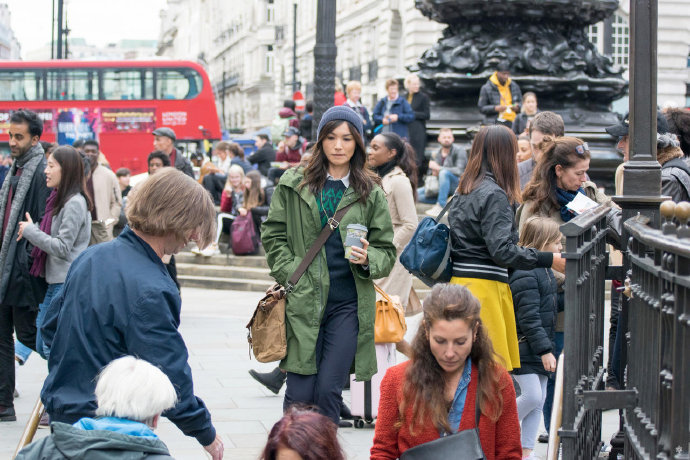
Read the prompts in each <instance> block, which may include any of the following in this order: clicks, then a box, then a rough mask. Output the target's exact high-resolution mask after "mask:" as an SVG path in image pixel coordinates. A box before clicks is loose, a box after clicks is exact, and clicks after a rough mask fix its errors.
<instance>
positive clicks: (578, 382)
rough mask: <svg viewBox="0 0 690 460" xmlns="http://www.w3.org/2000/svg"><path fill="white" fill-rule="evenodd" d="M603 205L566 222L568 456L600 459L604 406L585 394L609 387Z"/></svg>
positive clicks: (565, 456) (563, 434)
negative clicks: (606, 384) (597, 405)
mask: <svg viewBox="0 0 690 460" xmlns="http://www.w3.org/2000/svg"><path fill="white" fill-rule="evenodd" d="M609 209H610V208H607V207H599V208H596V209H594V210H592V211H590V212H587V213H584V214H582V215H580V216H577V217H575V218H574V219H572V220H571V221H570V222H568V223H566V224H564V225H562V226H561V232H562V233H563V235H564V236H565V238H566V243H565V250H564V253H563V256H564V257H565V258H566V268H565V331H564V332H565V334H564V347H563V353H564V371H563V388H564V392H563V415H562V427H561V430H560V431H559V435H560V437H561V443H562V447H563V459H576V458H578V459H579V458H595V457H596V456H597V454H598V453H599V451H600V450H601V446H602V442H601V409H598V408H592V407H588V406H587V405H586V404H585V400H584V395H585V392H591V391H597V390H601V389H602V388H603V379H604V304H605V287H604V284H605V278H606V267H607V265H608V254H607V252H606V234H607V231H608V230H607V226H606V216H607V214H608V212H609Z"/></svg>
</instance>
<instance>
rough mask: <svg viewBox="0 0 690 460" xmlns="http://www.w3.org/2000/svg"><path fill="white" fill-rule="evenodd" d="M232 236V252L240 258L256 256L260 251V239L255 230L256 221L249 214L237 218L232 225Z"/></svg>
mask: <svg viewBox="0 0 690 460" xmlns="http://www.w3.org/2000/svg"><path fill="white" fill-rule="evenodd" d="M230 234H231V235H232V252H233V254H236V255H238V256H241V255H246V254H254V253H255V252H256V251H258V249H259V238H258V236H257V235H256V229H255V228H254V219H252V214H251V213H250V212H248V213H247V214H246V215H244V216H237V217H235V219H234V220H233V221H232V224H231V225H230Z"/></svg>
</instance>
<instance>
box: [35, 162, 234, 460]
mask: <svg viewBox="0 0 690 460" xmlns="http://www.w3.org/2000/svg"><path fill="white" fill-rule="evenodd" d="M127 220H128V222H129V226H128V227H125V229H124V230H123V232H122V233H120V235H119V236H118V237H117V238H116V239H115V240H113V241H111V242H108V243H103V244H99V245H96V246H92V247H90V248H89V249H87V250H86V251H84V253H83V254H82V255H81V256H80V257H78V258H77V259H76V260H75V261H74V263H73V264H72V266H71V268H70V271H69V273H68V274H67V278H66V279H65V284H64V286H63V289H62V290H61V291H60V293H59V294H58V296H57V297H55V299H53V301H52V302H51V304H50V307H49V308H48V311H47V312H46V317H45V322H44V326H43V329H42V332H43V340H44V343H45V344H46V346H48V348H49V349H50V356H49V358H48V369H49V373H48V377H47V378H46V380H45V382H44V384H43V390H42V391H41V400H42V401H43V404H44V406H45V408H46V412H47V413H48V414H49V415H50V419H51V421H54V422H62V423H68V424H73V423H75V422H76V421H78V420H79V419H81V418H83V417H93V416H94V415H95V410H96V407H97V403H96V397H95V395H94V390H95V380H96V376H97V375H98V373H99V372H100V370H101V369H102V368H103V367H104V366H105V365H107V364H108V363H109V362H111V361H112V360H114V359H116V358H119V357H120V356H122V355H125V354H129V355H133V356H137V357H139V358H140V359H144V360H146V361H149V362H150V363H151V364H153V365H154V366H156V367H158V368H159V369H161V370H162V371H163V372H164V373H165V374H166V375H167V376H168V377H169V378H170V380H171V382H172V383H173V385H175V388H176V391H177V396H178V399H179V401H178V403H177V404H176V405H175V407H174V408H172V409H169V410H168V411H166V413H165V416H166V417H167V418H168V419H170V420H171V421H172V422H173V423H174V424H175V425H177V427H178V428H179V429H180V430H181V431H182V432H183V433H185V434H186V435H188V436H193V437H195V438H196V439H197V441H198V442H199V443H200V444H201V445H202V446H204V448H205V449H206V450H207V451H208V452H209V453H210V454H211V456H212V458H213V459H214V460H216V459H221V458H222V457H223V442H222V440H221V438H220V436H217V435H216V430H215V428H214V427H213V424H212V423H211V414H210V413H209V412H208V410H207V409H206V406H205V405H204V403H203V401H202V400H201V399H200V398H198V397H197V396H195V395H194V384H193V382H192V372H191V369H190V367H189V364H188V362H187V358H188V356H189V355H188V352H187V346H186V345H185V343H184V339H183V338H182V335H181V334H180V332H179V331H178V327H179V325H180V309H181V299H180V293H179V291H178V290H177V287H176V286H175V283H174V282H173V280H172V279H171V278H170V275H169V274H168V271H167V270H166V268H165V265H164V264H163V258H164V257H165V256H166V255H172V254H175V253H177V252H178V251H180V250H181V249H182V248H184V247H185V246H186V245H187V244H188V243H189V242H190V241H196V242H198V244H199V246H201V247H206V245H208V244H209V243H210V242H211V240H212V239H213V236H214V234H215V210H214V208H213V201H212V200H211V197H210V196H209V194H208V192H207V191H206V190H205V189H204V188H203V187H202V186H201V185H200V184H199V183H197V182H196V181H195V180H194V179H192V178H190V177H188V176H186V175H185V174H184V173H182V172H180V171H178V170H176V169H173V168H163V169H161V170H160V171H158V172H157V173H156V174H153V175H152V176H150V177H149V178H148V179H146V181H145V182H143V183H141V184H140V185H139V186H138V187H137V188H135V189H134V190H133V191H132V192H130V194H129V203H128V205H127ZM106 280H107V281H106ZM85 344H88V345H86V346H85Z"/></svg>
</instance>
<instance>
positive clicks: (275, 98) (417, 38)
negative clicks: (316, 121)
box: [156, 0, 690, 131]
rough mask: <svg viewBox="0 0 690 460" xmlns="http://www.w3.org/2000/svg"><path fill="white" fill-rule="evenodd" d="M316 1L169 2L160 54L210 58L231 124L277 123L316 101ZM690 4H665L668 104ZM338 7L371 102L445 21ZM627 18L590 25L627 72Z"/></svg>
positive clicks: (365, 4) (662, 0) (360, 2)
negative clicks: (280, 115)
mask: <svg viewBox="0 0 690 460" xmlns="http://www.w3.org/2000/svg"><path fill="white" fill-rule="evenodd" d="M317 1H318V0H300V1H297V0H252V1H244V2H239V1H237V2H236V1H232V2H230V1H227V0H168V4H167V7H166V9H165V10H163V11H161V32H160V38H159V42H158V50H157V53H156V54H158V55H159V56H164V57H169V58H174V59H189V60H193V61H199V62H201V63H202V64H204V65H205V67H206V68H207V70H208V72H209V76H210V78H211V81H212V83H213V85H214V90H215V92H216V98H217V101H218V113H219V114H220V115H221V117H220V118H221V120H222V124H223V127H224V128H225V129H229V130H245V131H253V130H257V129H260V128H262V127H265V126H268V125H270V123H271V120H272V119H273V118H274V117H275V114H276V112H277V110H278V109H279V108H280V107H281V106H282V102H283V100H285V99H289V98H291V97H292V93H293V90H294V88H295V87H296V86H298V87H299V88H300V89H301V91H302V93H303V94H304V95H305V97H306V99H307V100H309V99H311V98H312V96H313V81H312V80H313V75H314V54H313V49H314V44H315V37H316V14H317ZM295 5H296V9H295ZM684 5H687V0H659V38H658V41H659V73H658V75H659V77H658V88H659V92H658V102H659V104H660V105H675V106H684V105H688V103H687V102H686V97H687V93H688V89H687V86H688V82H690V75H689V71H688V67H687V62H688V48H689V47H690V10H688V9H687V8H684V7H683V6H684ZM336 7H337V21H336V45H337V47H338V56H337V59H336V75H337V77H338V80H339V81H340V82H341V83H342V84H343V86H344V85H345V84H346V83H347V82H348V81H349V80H359V81H361V83H362V102H363V103H364V104H366V105H367V106H368V107H373V105H374V104H375V102H376V101H377V99H378V98H380V97H382V96H383V94H384V92H385V91H384V83H385V80H386V79H388V78H402V77H404V76H405V75H406V74H407V70H406V68H407V67H408V66H409V65H411V64H413V63H414V62H415V61H416V60H417V59H418V57H419V56H421V55H422V53H423V52H424V51H425V50H426V49H427V48H429V47H431V45H433V44H434V43H435V42H436V41H437V40H438V39H439V38H440V37H441V34H442V29H443V27H444V26H443V25H442V24H439V23H436V22H434V21H431V20H429V19H427V18H425V17H424V16H422V14H421V13H420V12H419V11H418V10H417V9H416V8H415V2H414V0H349V1H346V0H337V2H336ZM295 18H296V21H295ZM628 21H629V11H628V5H627V2H621V7H620V8H619V10H618V11H617V13H616V15H615V16H614V17H613V18H611V19H610V20H608V21H606V22H603V23H600V24H596V25H594V26H591V27H590V31H589V32H590V38H591V39H592V41H593V42H594V43H595V44H597V46H598V47H599V50H600V52H602V53H603V54H606V55H609V56H612V57H613V59H614V61H615V62H616V63H618V64H620V65H622V66H623V67H625V68H627V67H628V65H629V63H628V62H627V60H628V51H629V30H628ZM295 24H296V27H295ZM295 31H296V40H295V41H293V39H294V36H293V34H294V32H295ZM295 42H296V46H293V43H295ZM293 53H295V54H296V63H297V65H296V66H294V65H293V59H294V56H293ZM293 71H294V72H293ZM293 75H294V78H293ZM293 80H295V81H296V82H297V83H298V85H295V84H294V83H295V82H294V81H293Z"/></svg>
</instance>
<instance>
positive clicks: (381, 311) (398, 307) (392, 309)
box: [374, 284, 407, 343]
mask: <svg viewBox="0 0 690 460" xmlns="http://www.w3.org/2000/svg"><path fill="white" fill-rule="evenodd" d="M374 289H376V319H375V322H374V342H375V343H398V342H400V341H401V340H402V339H403V337H405V332H407V324H406V323H405V309H404V308H403V306H402V304H401V303H400V299H398V298H397V296H396V297H395V298H392V297H391V296H389V295H388V294H386V293H385V292H384V290H383V289H381V288H380V287H378V286H377V285H376V284H374Z"/></svg>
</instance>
